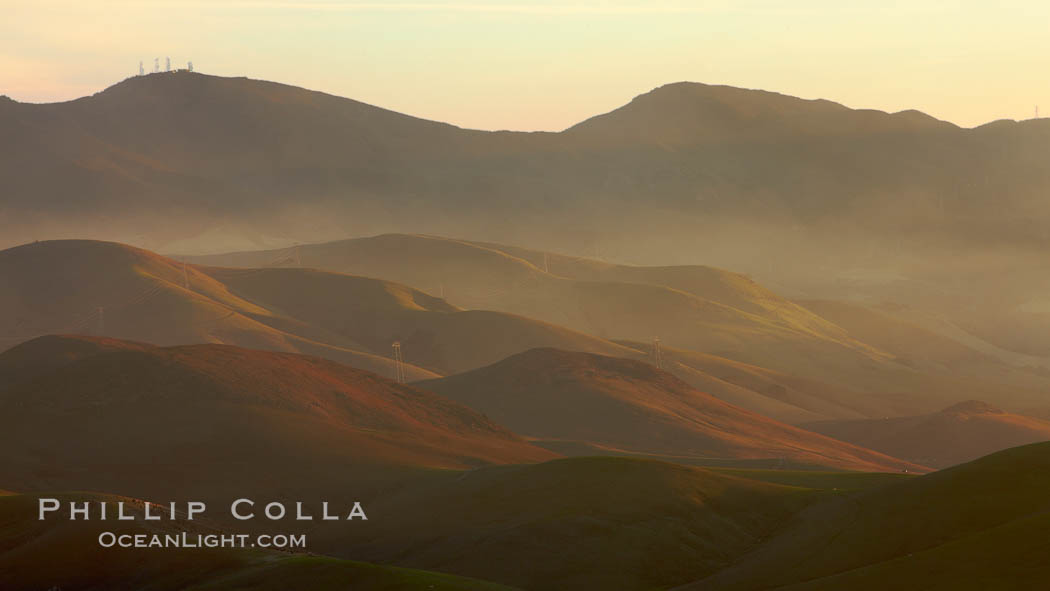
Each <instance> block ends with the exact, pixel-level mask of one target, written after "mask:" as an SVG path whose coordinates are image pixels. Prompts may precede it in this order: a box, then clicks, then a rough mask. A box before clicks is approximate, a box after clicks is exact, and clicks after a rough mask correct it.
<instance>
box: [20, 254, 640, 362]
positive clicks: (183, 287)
mask: <svg viewBox="0 0 1050 591" xmlns="http://www.w3.org/2000/svg"><path fill="white" fill-rule="evenodd" d="M0 274H2V275H3V276H4V277H5V281H4V283H3V284H0V304H2V305H3V307H4V308H5V309H6V310H8V312H9V314H7V315H5V316H4V318H3V319H0V343H3V344H4V345H7V346H11V345H14V344H17V343H19V342H23V341H26V340H29V339H31V338H33V337H36V336H40V335H44V334H56V333H58V334H64V333H87V334H92V335H94V336H109V337H117V338H121V339H125V340H135V341H143V342H148V343H152V344H158V345H182V344H195V343H226V344H233V345H238V346H243V347H247V348H254V349H266V350H278V351H287V352H298V353H306V354H311V355H319V356H323V357H326V358H329V359H333V360H336V361H339V362H341V363H346V364H348V365H351V366H354V367H359V368H362V369H366V370H369V371H374V372H376V373H380V374H382V375H387V376H393V375H394V373H395V372H394V366H393V361H392V360H391V344H392V343H393V342H395V341H400V342H401V344H402V348H403V351H404V356H405V358H406V361H407V366H406V375H407V378H408V379H424V378H428V377H436V376H437V375H444V374H447V373H450V372H455V371H462V370H465V369H471V368H474V367H480V366H482V365H486V364H489V363H492V362H494V361H498V360H499V359H502V358H503V357H506V356H507V355H511V354H513V353H518V352H521V351H524V350H527V349H530V348H533V347H541V346H555V347H565V348H569V349H578V350H588V351H595V352H602V353H610V354H615V353H617V352H620V351H627V349H626V348H624V347H622V346H620V345H616V344H613V343H611V342H608V341H604V340H602V339H598V338H595V337H590V336H587V335H584V334H581V333H578V332H574V331H571V330H568V329H565V328H562V327H559V326H554V325H551V324H548V323H544V322H540V321H536V320H531V319H528V318H523V317H521V316H516V315H512V314H506V313H499V312H491V311H483V310H463V309H461V308H458V307H456V306H453V305H451V304H449V303H448V302H446V301H444V300H443V299H441V298H438V297H434V296H431V295H428V294H425V293H423V292H421V291H419V290H416V289H412V288H410V287H407V286H405V285H401V284H397V283H393V282H390V281H383V280H379V279H371V278H366V277H359V276H350V275H345V274H341V273H330V272H323V271H317V270H313V269H308V268H299V267H296V268H258V269H247V270H246V269H223V268H213V267H203V266H198V265H191V264H185V263H182V262H179V261H176V260H173V259H170V258H167V257H163V256H160V255H157V254H155V253H152V252H150V251H146V250H143V249H139V248H134V247H131V246H128V245H123V244H119V243H113V242H98V241H88V240H57V241H45V242H39V243H32V244H27V245H24V246H20V247H16V248H12V249H7V250H4V251H0Z"/></svg>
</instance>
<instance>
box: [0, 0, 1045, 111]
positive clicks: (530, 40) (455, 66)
mask: <svg viewBox="0 0 1050 591" xmlns="http://www.w3.org/2000/svg"><path fill="white" fill-rule="evenodd" d="M0 15H2V17H0V94H7V95H8V96H11V97H13V98H15V99H17V100H22V101H31V102H49V101H58V100H66V99H70V98H75V97H78V96H83V95H86V94H91V93H94V92H96V91H98V90H101V89H103V88H105V87H106V86H109V85H110V84H113V83H115V82H117V81H119V80H121V79H122V78H124V77H126V76H128V75H131V74H133V73H135V72H136V71H137V69H138V62H139V60H142V61H143V62H145V63H146V67H147V69H149V68H150V67H152V63H153V58H154V57H160V58H161V63H162V64H163V61H164V57H165V56H170V57H171V58H172V62H173V64H174V65H179V66H182V65H184V64H185V63H186V61H187V60H193V62H194V65H195V66H196V68H197V70H198V71H201V72H204V73H208V74H216V75H223V76H248V77H251V78H262V79H267V80H275V81H278V82H285V83H289V84H294V85H297V86H304V87H306V88H311V89H316V90H322V91H325V92H329V93H332V94H337V95H341V96H347V97H351V98H355V99H358V100H362V101H365V102H368V103H372V104H376V105H379V106H382V107H386V108H390V109H394V110H397V111H402V112H405V113H409V114H413V115H417V116H421V117H426V118H430V119H437V120H441V121H447V122H450V123H455V124H457V125H461V126H465V127H476V128H481V129H522V130H533V129H551V130H555V129H562V128H564V127H567V126H569V125H571V124H573V123H576V122H578V121H580V120H582V119H585V118H587V117H589V116H591V115H594V114H597V113H601V112H605V111H608V110H611V109H613V108H616V107H618V106H620V105H622V104H624V103H626V102H628V101H629V100H630V99H631V97H633V96H635V95H637V94H640V93H642V92H646V91H648V90H650V89H651V88H653V87H656V86H659V85H661V84H665V83H668V82H675V81H680V80H692V81H698V82H706V83H712V84H730V85H734V86H743V87H748V88H762V89H766V90H774V91H778V92H783V93H786V94H792V95H796V96H802V97H805V98H828V99H831V100H834V101H837V102H841V103H844V104H846V105H848V106H851V107H866V108H877V109H883V110H888V111H897V110H901V109H906V108H917V109H920V110H922V111H926V112H928V113H930V114H931V115H934V116H936V117H939V118H942V119H947V120H950V121H954V122H956V123H958V124H961V125H966V126H972V125H976V124H980V123H984V122H987V121H990V120H994V119H1000V118H1012V119H1025V118H1029V117H1032V116H1033V112H1034V110H1035V107H1036V105H1039V104H1042V105H1044V107H1043V112H1044V113H1048V114H1050V35H1048V34H1047V29H1048V25H1050V2H1047V1H1046V0H1030V1H1000V2H991V1H989V0H954V1H939V0H911V1H907V2H898V1H894V0H883V1H879V2H867V1H843V0H795V1H793V2H789V1H781V2H774V1H763V0H750V1H749V0H744V1H736V2H734V1H728V0H693V1H685V0H681V1H678V0H666V1H664V0H654V1H650V2H643V1H640V0H612V1H599V0H566V1H565V2H556V1H553V0H551V1H547V0H538V1H529V0H496V1H489V2H482V1H474V2H443V1H438V0H434V1H413V2H402V1H392V2H352V1H339V0H320V1H307V2H293V1H280V0H273V1H267V0H259V1H256V0H244V1H239V0H209V1H203V0H178V1H174V0H172V1H161V2H147V1H116V0H106V1H94V0H77V1H65V2H48V1H47V0H33V1H27V0H4V1H3V3H2V6H0Z"/></svg>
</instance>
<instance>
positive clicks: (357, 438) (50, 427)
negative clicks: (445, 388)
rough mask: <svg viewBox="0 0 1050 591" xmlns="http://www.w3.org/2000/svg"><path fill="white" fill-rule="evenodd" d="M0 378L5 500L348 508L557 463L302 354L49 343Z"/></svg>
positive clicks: (378, 380)
mask: <svg viewBox="0 0 1050 591" xmlns="http://www.w3.org/2000/svg"><path fill="white" fill-rule="evenodd" d="M0 372H2V373H0V422H2V423H3V424H2V426H0V450H2V451H0V465H2V466H3V468H2V470H0V471H2V472H3V473H4V474H5V486H7V487H8V488H11V489H14V490H18V491H29V490H70V489H73V490H100V491H104V490H121V491H126V492H127V494H130V495H133V496H136V497H141V498H171V499H190V500H193V499H196V500H207V499H221V500H223V501H225V502H229V501H230V500H232V498H237V496H241V495H243V494H244V491H245V487H248V488H249V489H250V490H252V491H254V492H253V494H255V495H261V494H264V493H266V494H274V495H276V494H280V495H282V496H286V495H291V496H294V494H296V493H298V494H301V495H304V497H303V498H318V495H319V494H325V495H333V496H334V495H335V494H336V493H337V492H338V495H339V496H340V497H342V498H348V497H352V496H353V495H354V494H364V493H365V492H367V488H368V486H370V485H369V483H370V482H371V480H372V479H375V478H378V477H381V476H383V475H384V474H386V475H389V474H390V473H394V474H396V473H398V472H406V471H410V470H411V469H412V468H418V467H431V468H432V467H445V468H455V467H465V466H477V465H483V464H488V463H506V462H509V463H521V462H532V461H540V460H544V459H548V458H551V457H555V454H552V453H550V452H548V451H546V450H543V449H540V448H537V447H534V446H532V445H529V444H528V443H526V442H525V441H523V440H521V439H520V438H519V437H517V436H516V435H514V434H513V433H511V432H509V431H507V430H506V429H505V428H503V427H501V426H499V425H496V424H494V423H493V422H491V421H489V420H488V419H486V418H484V417H482V416H481V415H479V414H478V413H476V412H474V411H472V410H470V409H467V408H465V407H463V406H462V405H460V404H457V403H453V402H450V401H448V400H446V399H444V398H441V397H439V396H436V395H434V394H432V393H430V392H426V391H422V390H419V389H417V388H414V387H412V386H406V385H403V384H396V383H394V382H392V381H390V380H387V379H385V378H382V377H380V376H377V375H375V374H372V373H369V372H366V371H361V370H357V369H351V368H349V367H346V366H343V365H340V364H338V363H335V362H332V361H328V360H324V359H320V358H315V357H306V356H302V355H293V354H287V353H271V352H263V351H252V350H247V349H241V348H237V347H231V346H225V345H193V346H183V347H166V348H158V347H153V346H149V345H141V344H136V343H124V342H121V341H115V340H98V339H93V338H89V337H57V336H56V337H43V338H40V339H36V340H34V341H31V342H28V343H25V344H23V345H20V346H19V347H16V348H15V349H12V350H9V351H7V352H5V353H2V354H0ZM41 433H47V436H46V437H40V436H39V435H40V434H41ZM355 466H357V467H363V468H362V469H361V470H359V471H357V472H355V471H354V470H352V468H353V467H355ZM223 495H236V496H233V497H232V498H226V497H224V496H223ZM197 497H200V498H199V499H197ZM334 500H335V499H333V501H334ZM355 500H356V499H355Z"/></svg>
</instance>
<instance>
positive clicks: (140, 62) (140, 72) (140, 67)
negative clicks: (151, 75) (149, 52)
mask: <svg viewBox="0 0 1050 591" xmlns="http://www.w3.org/2000/svg"><path fill="white" fill-rule="evenodd" d="M145 75H146V70H144V69H143V68H142V60H139V76H145Z"/></svg>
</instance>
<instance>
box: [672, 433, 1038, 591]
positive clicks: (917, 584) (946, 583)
mask: <svg viewBox="0 0 1050 591" xmlns="http://www.w3.org/2000/svg"><path fill="white" fill-rule="evenodd" d="M1048 490H1050V443H1037V444H1032V445H1027V446H1022V447H1017V448H1012V449H1009V450H1005V451H1001V452H998V453H996V454H992V455H990V456H986V457H984V458H981V459H979V460H976V461H973V462H969V463H967V464H962V465H960V466H955V467H953V468H949V469H946V470H941V471H939V472H934V473H932V474H928V475H925V476H922V477H919V478H913V479H908V480H903V481H899V482H896V483H893V484H890V485H888V486H884V487H876V488H871V489H867V490H864V491H861V492H858V493H852V494H848V495H840V496H838V497H836V498H833V499H831V500H830V501H828V502H823V503H816V504H814V505H811V506H810V507H808V508H807V509H805V510H803V511H802V512H800V513H798V514H796V516H795V517H794V518H792V522H791V523H790V524H789V525H787V526H786V527H785V528H784V529H783V530H781V531H780V532H779V533H778V534H777V535H776V536H774V537H772V538H771V539H770V540H768V541H767V542H766V543H764V544H763V545H762V546H761V547H759V548H757V549H756V550H755V551H753V552H752V553H751V554H749V555H748V556H746V557H745V558H743V559H742V560H740V561H739V562H738V563H737V564H735V565H733V566H732V567H730V568H728V569H726V570H724V571H723V572H720V573H718V574H716V575H714V576H713V577H709V578H707V579H704V580H701V581H698V582H696V583H695V584H692V585H687V586H684V587H682V589H683V590H686V589H704V590H705V591H706V590H730V589H732V590H744V589H755V590H757V589H770V588H777V589H780V588H790V589H795V588H798V589H842V588H850V589H853V588H858V589H874V588H878V585H882V588H885V585H886V584H887V581H894V582H900V585H897V586H898V587H901V588H905V589H927V588H934V589H980V588H997V589H1020V588H1025V587H1028V586H1029V585H1028V583H1033V584H1035V586H1037V587H1038V586H1041V585H1043V584H1045V582H1046V580H1047V577H1048V575H1050V573H1048V572H1047V571H1046V569H1045V568H1042V567H1040V566H1039V565H1041V564H1042V563H1041V562H1039V561H1036V562H1035V563H1032V564H1028V563H1027V562H1025V557H1028V558H1032V557H1033V556H1034V555H1035V554H1037V553H1038V551H1039V549H1041V548H1045V547H1046V542H1045V536H1044V535H1043V533H1042V532H1043V530H1042V529H1041V527H1042V526H1044V525H1045V521H1046V520H1045V515H1046V511H1047V509H1050V505H1048V502H1047V491H1048ZM1033 553H1035V554H1033ZM912 577H914V578H912ZM794 585H797V587H796V586H794Z"/></svg>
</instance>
